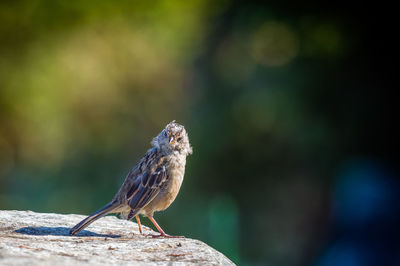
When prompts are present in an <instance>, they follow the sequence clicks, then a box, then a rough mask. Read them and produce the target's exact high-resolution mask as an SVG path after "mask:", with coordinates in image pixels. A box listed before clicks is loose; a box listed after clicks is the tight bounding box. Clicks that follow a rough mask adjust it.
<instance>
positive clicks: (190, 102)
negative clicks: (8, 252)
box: [0, 0, 400, 265]
mask: <svg viewBox="0 0 400 266" xmlns="http://www.w3.org/2000/svg"><path fill="white" fill-rule="evenodd" d="M326 4H327V3H325V6H324V5H323V4H322V3H321V2H319V1H306V2H304V1H301V2H296V3H292V2H289V1H266V2H255V1H248V2H245V1H243V2H241V1H228V0H226V1H206V0H203V1H200V0H197V1H175V0H173V1H171V0H164V1H103V0H101V1H62V0H56V1H49V0H33V1H2V2H1V3H0V38H1V41H0V208H2V209H22V210H26V209H30V210H34V211H41V212H64V213H82V214H89V213H91V212H93V211H95V210H96V209H97V208H99V207H101V206H102V205H103V204H105V203H107V202H108V201H109V200H110V199H111V198H112V197H113V195H114V193H115V192H116V191H117V189H118V188H119V185H120V184H121V183H122V180H123V179H124V176H125V174H126V173H127V172H128V171H129V169H130V168H131V167H132V166H133V164H134V163H135V162H136V161H137V160H138V159H139V158H140V157H141V156H142V155H143V154H144V153H145V151H146V150H147V149H148V148H149V142H150V141H151V138H152V137H154V136H155V135H156V134H157V133H158V132H159V131H160V130H161V129H162V128H163V127H164V126H165V125H166V124H167V123H168V122H170V121H171V120H173V119H176V120H177V121H178V122H180V123H183V124H184V125H185V127H186V128H187V130H188V132H189V135H190V138H191V142H192V145H193V147H194V154H193V155H192V156H190V157H189V158H188V165H187V172H186V178H185V182H184V185H183V187H182V189H181V192H180V195H179V196H178V198H177V200H176V201H175V202H174V204H173V205H172V206H171V207H170V208H169V209H168V210H167V211H165V212H163V213H160V214H157V215H156V217H157V219H158V220H159V222H160V224H161V225H162V226H163V227H164V229H165V230H166V231H167V232H168V233H170V234H183V235H186V236H187V237H193V238H199V239H201V240H204V241H205V242H207V243H209V244H210V245H211V246H213V247H215V248H217V249H218V250H220V251H222V252H223V253H225V254H226V255H227V256H228V257H229V258H231V259H232V260H233V261H234V262H236V263H239V264H241V265H310V264H311V265H396V264H397V265H398V264H400V256H399V254H400V252H399V251H400V249H399V247H400V245H399V244H398V241H397V239H398V238H399V229H398V227H399V224H400V223H399V222H400V219H399V206H400V205H399V203H400V202H399V201H400V200H399V180H398V161H397V153H398V145H397V144H398V136H399V132H398V130H397V126H396V124H397V122H396V121H397V120H398V119H397V115H396V109H397V99H398V98H397V97H395V94H394V92H393V91H394V90H395V88H394V85H395V84H396V83H397V80H395V77H396V74H397V73H395V72H397V62H398V61H397V58H395V56H396V55H397V54H398V47H397V45H396V44H397V43H395V42H394V38H395V36H396V35H397V32H398V29H397V27H396V23H395V18H396V16H395V14H394V10H395V9H394V8H393V7H390V6H385V5H383V3H375V4H366V3H363V4H355V3H354V4H351V3H349V2H332V3H328V4H330V6H326ZM147 224H148V223H147ZM92 229H93V230H95V224H94V225H93V227H92Z"/></svg>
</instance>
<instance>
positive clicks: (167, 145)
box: [152, 120, 192, 155]
mask: <svg viewBox="0 0 400 266" xmlns="http://www.w3.org/2000/svg"><path fill="white" fill-rule="evenodd" d="M152 144H153V146H155V147H157V148H160V149H162V150H164V151H166V152H171V151H178V152H179V153H181V154H184V155H189V154H192V147H191V146H190V143H189V137H188V134H187V133H186V130H185V128H184V126H182V125H180V124H178V123H176V122H175V120H174V121H172V122H170V123H169V124H168V125H167V126H166V127H165V128H164V130H163V131H161V133H160V134H158V136H157V137H155V138H154V139H153V141H152Z"/></svg>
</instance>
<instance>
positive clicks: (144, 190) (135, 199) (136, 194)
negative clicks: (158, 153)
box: [128, 166, 168, 213]
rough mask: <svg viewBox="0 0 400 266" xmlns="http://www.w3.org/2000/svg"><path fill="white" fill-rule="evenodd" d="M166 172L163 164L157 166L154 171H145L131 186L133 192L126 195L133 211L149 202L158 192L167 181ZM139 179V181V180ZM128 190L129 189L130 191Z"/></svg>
mask: <svg viewBox="0 0 400 266" xmlns="http://www.w3.org/2000/svg"><path fill="white" fill-rule="evenodd" d="M167 179H168V174H167V171H166V169H165V166H160V167H158V168H157V169H156V170H155V171H153V172H151V173H149V172H145V173H143V175H142V176H141V178H140V179H138V180H137V181H138V182H135V183H136V184H134V185H133V186H132V188H133V187H135V188H134V189H131V190H132V191H133V193H132V194H131V195H130V197H128V199H129V206H130V207H131V209H132V211H133V212H134V213H137V212H138V211H140V209H142V208H143V207H145V206H146V205H147V204H148V203H149V202H151V201H152V200H153V199H154V198H155V197H156V196H157V195H158V193H160V190H161V187H162V186H163V184H164V183H165V181H167ZM139 181H140V182H139ZM131 190H130V191H131Z"/></svg>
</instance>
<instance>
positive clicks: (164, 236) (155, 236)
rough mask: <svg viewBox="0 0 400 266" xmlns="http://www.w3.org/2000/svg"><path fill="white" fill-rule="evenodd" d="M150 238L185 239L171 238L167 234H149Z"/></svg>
mask: <svg viewBox="0 0 400 266" xmlns="http://www.w3.org/2000/svg"><path fill="white" fill-rule="evenodd" d="M148 236H151V237H152V238H185V237H184V236H171V235H167V234H159V235H152V234H149V235H148Z"/></svg>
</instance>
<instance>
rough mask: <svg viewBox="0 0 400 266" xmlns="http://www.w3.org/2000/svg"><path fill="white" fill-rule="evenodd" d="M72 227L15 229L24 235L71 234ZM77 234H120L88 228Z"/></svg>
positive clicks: (92, 235) (93, 235)
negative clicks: (94, 231)
mask: <svg viewBox="0 0 400 266" xmlns="http://www.w3.org/2000/svg"><path fill="white" fill-rule="evenodd" d="M69 230H70V228H68V227H45V226H40V227H22V228H20V229H18V230H15V232H16V233H20V234H24V235H38V236H46V235H52V236H70V235H69ZM77 236H91V237H111V238H118V237H121V236H120V235H105V234H97V233H93V232H90V231H87V230H83V231H82V232H80V233H79V234H78V235H77Z"/></svg>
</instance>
